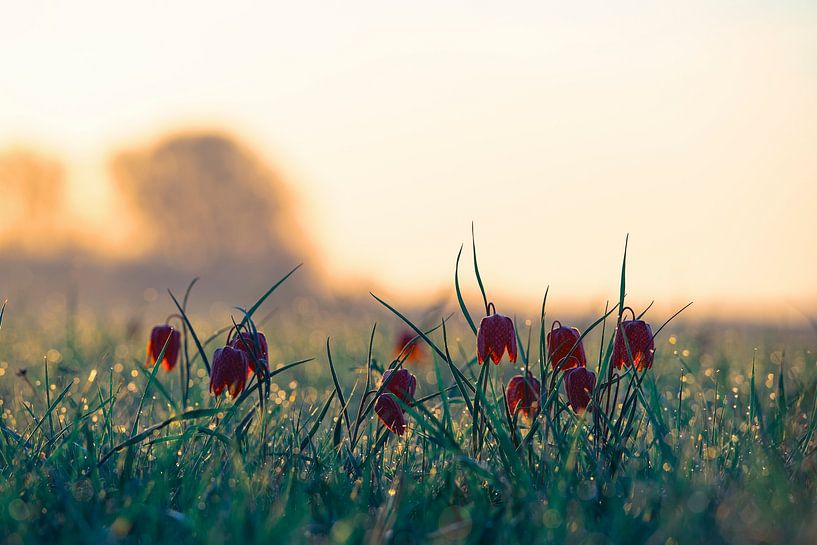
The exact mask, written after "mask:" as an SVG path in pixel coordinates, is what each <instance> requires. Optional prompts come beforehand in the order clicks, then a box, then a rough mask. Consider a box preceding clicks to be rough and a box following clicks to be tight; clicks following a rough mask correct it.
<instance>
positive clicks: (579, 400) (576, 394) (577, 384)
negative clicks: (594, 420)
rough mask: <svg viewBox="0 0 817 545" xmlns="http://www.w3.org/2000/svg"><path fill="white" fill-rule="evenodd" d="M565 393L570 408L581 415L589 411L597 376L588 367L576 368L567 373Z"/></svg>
mask: <svg viewBox="0 0 817 545" xmlns="http://www.w3.org/2000/svg"><path fill="white" fill-rule="evenodd" d="M564 381H565V391H567V401H568V402H569V403H570V407H571V408H572V409H573V410H574V411H575V412H576V413H577V414H581V413H583V412H584V411H585V410H587V406H588V405H589V404H590V399H591V396H592V394H593V388H595V387H596V374H595V373H594V372H593V371H589V370H588V369H587V368H586V367H576V368H574V369H570V370H568V371H566V372H565V378H564Z"/></svg>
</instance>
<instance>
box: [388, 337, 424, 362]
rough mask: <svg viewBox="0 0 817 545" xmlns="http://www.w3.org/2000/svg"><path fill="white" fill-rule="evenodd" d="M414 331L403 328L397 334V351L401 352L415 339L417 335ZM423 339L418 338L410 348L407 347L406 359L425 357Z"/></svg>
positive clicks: (417, 359) (395, 345)
mask: <svg viewBox="0 0 817 545" xmlns="http://www.w3.org/2000/svg"><path fill="white" fill-rule="evenodd" d="M416 336H417V335H415V333H414V331H409V330H407V329H406V330H403V332H402V333H400V335H398V336H397V342H396V343H395V344H394V349H395V351H396V352H397V353H398V354H399V353H400V352H402V351H403V349H404V348H406V345H407V344H408V343H410V342H411V341H413V340H414V337H416ZM420 343H422V340H420V339H418V340H417V341H415V342H414V344H412V345H411V346H410V347H409V348H407V349H406V361H419V360H422V359H423V356H424V353H423V345H422V344H420Z"/></svg>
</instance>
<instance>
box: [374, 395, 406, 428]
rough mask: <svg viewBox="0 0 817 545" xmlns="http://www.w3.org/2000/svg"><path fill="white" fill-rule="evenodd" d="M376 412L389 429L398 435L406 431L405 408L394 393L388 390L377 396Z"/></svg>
mask: <svg viewBox="0 0 817 545" xmlns="http://www.w3.org/2000/svg"><path fill="white" fill-rule="evenodd" d="M374 412H375V414H377V417H378V418H379V419H380V421H381V422H383V424H384V425H385V426H386V427H387V428H389V430H391V431H392V432H394V433H396V434H397V435H403V433H405V431H406V418H405V417H404V416H403V410H402V408H401V407H400V404H399V403H398V402H397V401H396V400H395V397H394V394H392V393H390V392H386V393H383V394H380V395H379V396H377V401H376V402H375V404H374Z"/></svg>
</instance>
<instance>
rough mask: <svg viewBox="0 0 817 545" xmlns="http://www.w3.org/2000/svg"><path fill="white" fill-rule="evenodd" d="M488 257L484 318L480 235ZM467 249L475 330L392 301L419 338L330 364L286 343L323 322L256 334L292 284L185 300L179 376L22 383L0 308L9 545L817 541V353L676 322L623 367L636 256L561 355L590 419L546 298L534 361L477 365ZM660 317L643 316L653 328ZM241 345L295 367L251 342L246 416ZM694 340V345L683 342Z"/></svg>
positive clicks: (1, 515) (79, 357)
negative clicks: (237, 300) (223, 378)
mask: <svg viewBox="0 0 817 545" xmlns="http://www.w3.org/2000/svg"><path fill="white" fill-rule="evenodd" d="M472 249H474V256H473V263H474V273H475V279H476V284H477V288H478V289H479V292H480V296H481V298H482V303H483V306H484V307H485V313H486V315H487V314H489V313H491V308H492V306H491V301H490V300H489V299H488V297H487V292H486V286H487V285H488V284H486V283H483V277H482V276H481V275H480V273H479V268H478V264H477V261H476V252H475V249H476V243H475V242H474V241H472ZM625 252H626V250H625ZM461 256H462V249H460V253H459V254H458V255H457V259H456V264H455V274H454V295H453V297H452V299H456V301H455V303H454V304H455V305H456V308H458V309H459V310H460V312H461V316H459V317H458V318H455V319H452V318H451V317H450V316H447V317H446V316H444V315H443V316H437V317H432V318H433V319H432V322H433V323H434V324H435V325H434V326H433V327H428V325H427V324H425V322H426V319H427V318H424V319H423V320H415V319H414V318H412V316H414V313H415V311H404V310H400V309H398V308H397V307H395V306H394V305H392V304H390V303H388V302H386V301H385V300H384V299H382V298H379V297H377V296H376V295H375V296H374V297H375V299H376V300H377V301H378V302H379V303H380V306H379V307H378V308H381V309H384V312H387V313H388V314H389V316H391V317H392V319H393V320H394V321H398V320H399V321H400V322H401V323H404V324H405V325H407V326H408V327H409V328H411V330H412V331H413V333H414V338H413V339H412V340H411V341H410V342H409V343H408V344H406V345H404V346H402V347H400V349H399V350H397V351H396V352H397V353H396V354H395V350H393V342H392V339H391V338H390V337H389V333H390V331H389V329H388V327H380V328H375V327H372V325H371V324H368V325H367V326H366V327H363V328H361V331H360V338H361V339H365V344H357V343H356V342H353V341H352V340H351V339H345V338H343V336H339V335H333V340H332V342H331V344H330V341H329V339H326V341H325V354H326V355H325V360H324V358H323V357H321V358H320V359H321V360H324V361H322V364H318V362H315V363H312V364H311V365H308V364H309V363H310V362H311V361H312V359H311V358H309V357H308V356H309V355H308V354H307V355H305V357H299V355H297V354H293V353H292V351H291V350H289V349H288V347H291V346H299V345H301V344H302V343H301V340H300V339H299V338H298V336H299V334H300V335H301V336H303V337H306V336H307V335H309V334H310V333H311V330H304V331H303V332H299V331H298V330H297V328H295V327H290V328H287V330H286V331H288V332H289V333H288V335H287V336H284V335H283V334H278V332H277V331H276V329H272V328H268V329H266V331H263V330H264V329H265V327H264V326H265V321H266V319H262V320H259V321H257V322H256V321H254V315H255V313H256V311H258V309H259V308H260V307H261V306H262V304H263V303H264V301H265V300H266V299H267V298H268V297H270V296H271V295H272V294H273V292H274V291H275V290H276V289H277V288H279V286H281V282H277V283H276V284H275V285H273V286H272V288H271V289H270V290H268V291H267V292H266V293H265V294H264V295H263V296H262V297H261V298H259V300H258V301H256V303H254V304H253V305H251V306H250V307H249V310H246V311H245V310H242V309H240V308H238V307H236V308H237V312H238V314H237V316H239V318H236V319H235V321H233V322H232V323H228V324H219V325H218V327H217V328H216V333H215V334H213V335H204V336H202V335H199V333H198V332H197V331H196V330H195V329H194V327H193V323H192V320H191V319H190V316H189V314H188V305H187V302H188V298H189V296H190V288H191V287H192V285H193V284H192V283H191V285H190V288H188V290H187V291H186V293H185V296H184V299H183V302H182V303H179V301H178V300H177V299H176V297H175V296H174V295H173V294H170V297H171V300H172V301H173V302H174V304H175V306H176V308H177V310H178V312H179V316H178V317H179V318H180V319H181V320H180V321H181V327H182V330H181V333H182V336H183V339H182V346H183V347H184V349H183V351H182V354H183V360H182V361H181V362H180V364H181V368H182V369H181V371H180V373H174V374H172V375H171V374H169V373H165V372H164V371H163V370H160V366H159V365H156V366H154V367H153V368H152V369H150V370H144V369H142V368H141V363H140V361H139V357H138V355H137V357H136V358H128V359H127V361H130V362H131V367H126V366H124V365H122V364H120V363H117V364H116V365H114V366H112V367H111V368H110V370H109V371H108V370H107V369H104V370H103V369H97V367H93V365H95V364H92V363H91V362H94V361H97V358H98V355H97V354H98V352H94V351H93V350H91V348H88V347H86V348H83V345H82V343H81V342H80V341H79V340H74V339H72V341H71V342H72V349H73V350H74V351H73V352H72V357H75V358H76V361H69V362H65V363H66V365H65V366H64V367H63V366H61V365H54V364H52V362H51V361H50V360H48V359H47V360H46V364H45V365H33V364H32V367H31V368H30V369H28V370H24V369H22V368H21V365H20V364H23V365H24V364H25V363H26V362H24V361H20V362H12V363H15V364H17V367H18V368H20V370H19V371H18V374H19V378H18V377H15V376H13V374H12V370H11V368H9V366H8V363H7V362H6V360H7V359H12V356H11V354H13V351H12V350H11V347H10V346H8V345H9V343H10V341H9V340H8V339H7V335H8V333H9V332H10V331H9V328H8V327H6V326H7V325H8V324H9V323H10V322H13V321H14V312H13V310H11V309H13V305H10V306H9V309H6V308H5V306H4V307H3V308H0V319H2V320H4V322H3V326H4V327H3V329H2V330H0V354H2V356H0V360H2V362H0V364H2V365H0V370H2V371H3V372H2V374H0V377H2V378H0V413H2V420H0V543H3V544H15V545H16V544H26V543H43V542H50V543H93V544H99V543H150V544H161V543H173V544H176V545H178V544H179V543H208V544H210V543H212V544H221V543H230V544H235V543H315V544H324V543H326V544H330V543H473V544H476V543H524V544H530V543H549V542H554V543H562V542H569V543H594V544H595V543H599V544H600V543H651V544H670V543H675V544H681V543H695V542H699V543H781V542H790V543H812V542H814V536H815V535H817V522H815V521H817V518H816V517H815V515H817V510H816V509H815V501H816V500H815V478H817V441H816V440H815V429H817V394H816V392H817V373H816V372H815V368H814V355H813V353H812V352H808V351H807V350H806V349H805V348H802V347H797V346H794V347H791V348H790V349H789V350H787V351H786V352H785V353H781V354H779V355H775V356H774V357H775V358H777V359H775V360H774V361H767V360H766V359H765V358H766V355H767V354H766V352H764V351H763V350H765V349H763V348H761V349H758V350H754V351H751V350H746V346H752V344H751V343H754V342H755V341H754V340H751V339H745V343H744V345H734V344H727V343H726V342H724V343H722V344H717V342H718V341H717V338H718V330H706V331H700V332H699V331H696V330H695V329H694V328H693V327H691V326H686V327H687V329H677V330H675V331H672V335H670V331H669V328H666V327H665V326H666V323H665V324H664V325H662V326H661V327H659V328H658V329H657V330H656V331H655V335H654V337H655V346H656V348H657V349H656V352H655V360H654V363H653V365H652V368H650V367H648V366H646V367H645V368H643V369H639V368H637V367H636V366H633V365H628V364H627V361H626V358H625V360H624V363H623V365H622V366H621V368H618V367H617V366H616V365H614V363H613V361H612V358H613V353H614V336H615V334H616V331H617V329H618V327H617V326H618V325H619V324H620V323H621V321H622V315H623V314H624V309H625V308H626V307H625V304H626V303H625V298H626V296H627V294H626V293H625V285H626V257H625V259H624V260H623V262H622V270H621V278H620V285H619V293H618V300H617V301H616V302H615V303H613V304H612V305H608V306H607V307H606V308H605V310H604V312H603V313H600V314H599V316H597V317H593V318H591V319H589V320H586V321H585V324H587V325H586V327H584V329H583V330H581V333H580V336H579V337H578V341H576V342H575V345H574V346H573V347H572V348H571V350H570V353H568V354H564V353H563V354H561V356H560V358H562V359H569V358H571V357H573V358H574V359H576V354H578V351H577V350H578V346H579V343H584V347H583V348H582V351H581V354H582V357H581V359H582V360H584V359H587V360H594V359H595V356H591V355H593V354H595V355H597V359H595V361H582V364H583V365H586V371H582V372H584V373H593V374H595V376H596V377H597V379H596V381H595V386H594V387H593V388H592V391H586V392H579V393H581V394H583V395H582V396H581V399H582V401H581V403H579V402H575V403H574V404H576V405H583V404H584V402H585V400H588V399H589V401H588V408H587V409H586V410H577V408H576V407H573V406H571V404H570V403H569V398H568V396H567V395H566V390H565V388H566V387H567V385H566V382H565V373H569V372H572V371H570V370H568V371H565V370H561V369H560V365H553V364H554V362H552V361H550V359H551V358H550V357H549V354H550V352H551V351H550V350H549V347H548V343H547V340H546V333H547V331H550V330H551V329H552V327H551V326H552V324H548V323H546V304H547V292H546V293H545V297H544V300H543V301H542V304H541V312H540V313H539V316H538V322H539V323H536V321H533V322H531V323H527V324H526V326H527V327H528V332H527V339H526V341H525V342H524V343H523V341H522V338H523V337H522V335H521V334H520V332H519V331H516V324H521V323H523V322H524V320H517V319H516V317H515V316H512V317H511V318H512V320H513V324H514V325H513V327H512V328H513V330H514V336H513V338H512V339H511V340H510V341H509V339H508V338H506V337H507V335H504V334H503V336H502V339H501V340H502V342H503V343H507V342H512V343H514V346H515V348H517V349H518V352H519V354H520V356H521V359H522V361H521V362H519V363H520V365H513V364H510V363H509V362H508V358H507V356H504V358H503V359H502V360H501V361H500V364H499V365H494V364H493V363H491V361H490V359H487V360H486V361H485V363H483V364H482V366H480V364H479V363H478V361H477V346H476V345H477V343H476V338H477V336H478V334H479V330H478V328H477V326H476V324H477V323H478V320H475V319H474V318H481V316H476V315H475V316H473V317H472V316H471V315H470V314H469V311H468V306H467V305H466V301H465V296H464V293H463V291H462V290H461V285H460V275H459V273H460V271H459V264H460V258H461ZM625 256H626V253H625ZM296 269H297V268H296ZM294 272H295V271H294V270H293V271H292V272H290V273H289V274H288V275H287V277H288V276H289V275H291V274H293V273H294ZM285 278H286V277H285ZM537 306H538V305H537ZM474 308H475V307H474ZM646 310H647V309H641V312H635V311H634V312H633V315H634V317H637V318H638V319H641V320H644V319H646V318H645V313H646ZM682 310H683V309H682ZM654 312H655V311H652V314H654ZM628 314H629V313H628ZM676 315H677V314H676ZM676 315H673V316H671V317H670V319H672V318H674V317H675V316H676ZM556 318H559V317H556ZM340 319H342V318H339V320H340ZM339 320H338V323H339ZM561 321H564V320H561ZM421 322H422V323H423V325H421ZM656 322H657V323H660V322H658V321H657V320H656ZM12 325H14V324H12ZM577 325H580V326H581V325H583V324H577ZM331 326H332V323H331V321H327V323H326V324H322V326H321V330H326V331H329V332H331V331H332V328H331ZM675 327H676V326H675V325H673V328H675ZM534 328H537V329H538V331H539V342H538V344H539V346H538V359H537V356H536V355H535V354H532V353H531V352H532V351H533V352H536V351H537V350H536V347H535V346H534V349H533V350H532V349H531V336H532V333H531V332H532V331H534ZM11 329H14V328H11ZM231 331H232V333H231ZM235 331H241V332H244V333H245V334H246V335H247V336H248V338H250V339H253V338H255V339H257V337H256V335H257V334H258V333H261V332H264V333H265V335H266V339H268V340H269V344H270V347H277V348H278V350H279V355H278V356H277V357H276V358H275V362H273V361H263V359H259V358H258V355H257V353H261V351H260V350H259V351H257V353H256V352H253V350H252V348H251V347H247V346H244V348H245V350H248V351H249V352H251V353H252V357H253V360H252V362H253V367H254V368H255V371H254V372H252V373H249V372H248V377H247V381H246V385H245V386H244V388H243V390H242V391H240V392H239V393H238V395H237V397H236V398H235V400H234V401H233V400H231V399H229V398H225V397H216V396H212V395H211V394H210V393H209V392H208V385H209V374H210V372H211V371H212V370H213V369H212V368H211V364H213V360H212V359H211V358H210V356H211V355H212V351H213V349H214V348H215V347H214V346H213V345H219V346H220V344H219V343H224V342H227V338H228V335H233V336H234V334H235ZM293 332H294V333H293ZM659 333H663V336H661V337H659ZM110 335H113V333H112V332H111V333H110ZM664 337H668V339H667V340H665V339H664ZM486 338H487V339H488V341H487V342H489V343H491V342H494V341H495V339H494V337H492V336H490V335H489V336H487V337H486ZM679 338H684V339H685V340H684V346H686V347H689V348H686V349H683V350H678V349H676V343H678V342H679V341H678V339H679ZM201 339H204V341H203V342H202V341H201ZM497 342H498V341H497ZM624 342H625V347H626V353H627V356H628V357H629V358H633V353H632V352H633V348H634V347H632V346H630V345H629V341H628V340H627V339H626V338H625V339H624ZM810 342H813V341H810ZM412 343H423V344H425V345H427V347H428V348H429V350H427V356H426V357H425V361H423V362H417V361H410V360H409V358H408V356H409V354H410V353H411V347H410V346H409V345H411V344H412ZM713 343H714V344H717V346H721V347H722V348H720V349H717V350H718V351H717V353H713V351H714V350H715V349H714V348H713V347H712V346H713ZM534 344H536V343H535V341H534ZM189 345H190V346H192V347H195V348H194V350H192V351H191V352H188V348H187V347H188V346H189ZM503 346H507V345H503ZM165 348H166V347H163V352H164V349H165ZM256 348H258V347H256ZM488 348H490V347H488ZM585 348H586V349H585ZM688 349H692V351H693V352H694V351H696V350H699V351H704V350H706V351H707V354H706V357H704V356H703V355H701V357H697V358H696V356H695V355H694V354H691V355H690V354H687V352H686V350H688ZM775 350H777V349H775ZM281 353H287V354H289V355H290V356H293V357H292V358H290V361H291V363H285V362H284V359H283V358H282V357H281V356H280V354H281ZM453 354H458V356H454V355H453ZM621 354H622V351H621V350H620V349H619V351H618V356H617V357H619V358H621V357H623V356H621ZM157 359H160V360H161V355H160V357H159V358H157ZM270 359H271V360H272V357H270ZM577 361H578V360H577ZM278 362H280V363H278ZM556 363H558V362H556ZM572 363H574V362H571V364H572ZM631 363H632V360H631ZM91 367H93V369H92V370H91ZM580 367H581V368H582V369H585V367H583V366H580ZM7 369H8V371H9V372H8V373H6V370H7ZM399 369H403V370H404V371H400V375H399V376H400V377H401V379H400V380H401V381H403V382H402V383H401V384H407V383H408V382H406V381H409V379H410V380H411V381H413V380H414V377H416V379H417V381H416V392H415V390H414V385H413V384H414V383H413V382H411V384H412V386H411V388H410V391H411V393H412V394H413V396H409V395H408V394H407V393H406V392H407V391H408V390H407V389H406V388H403V389H395V388H397V387H396V386H395V385H394V384H392V385H390V384H389V379H388V378H387V379H386V380H382V377H383V375H384V373H385V372H386V371H387V370H391V371H392V373H391V374H390V375H389V376H391V377H394V376H398V375H397V374H396V372H397V370H399ZM520 371H521V372H523V373H527V372H528V371H529V372H530V373H532V376H533V377H535V378H536V381H537V383H538V384H539V387H538V392H537V391H535V390H536V389H534V391H533V393H532V394H529V393H526V395H529V396H532V397H531V399H527V398H526V402H525V405H524V406H525V408H526V411H521V410H518V409H517V410H515V411H511V410H510V409H509V406H508V403H509V401H508V399H507V396H506V384H508V380H509V379H510V378H511V377H512V376H517V377H518V376H520V375H519V373H520ZM524 376H527V375H524ZM177 377H178V378H177ZM178 379H181V380H183V381H185V384H184V385H183V387H182V385H181V384H179V383H178V382H173V381H174V380H178ZM517 380H518V379H517ZM574 387H575V384H574ZM764 388H765V389H764ZM395 392H397V394H399V395H396V396H395V395H394V393H395ZM526 392H527V391H526ZM573 394H574V397H575V394H576V392H573ZM381 395H388V396H393V397H392V398H390V405H389V410H390V411H391V414H393V415H395V417H400V418H402V421H404V422H405V431H404V433H403V434H402V435H400V436H398V435H396V434H395V433H392V432H391V431H389V430H388V429H387V428H386V427H385V426H384V425H383V423H382V421H381V419H379V418H378V417H377V415H376V408H375V405H376V399H378V397H379V396H381ZM585 396H586V397H585ZM581 408H583V407H581V406H580V407H579V409H581Z"/></svg>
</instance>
